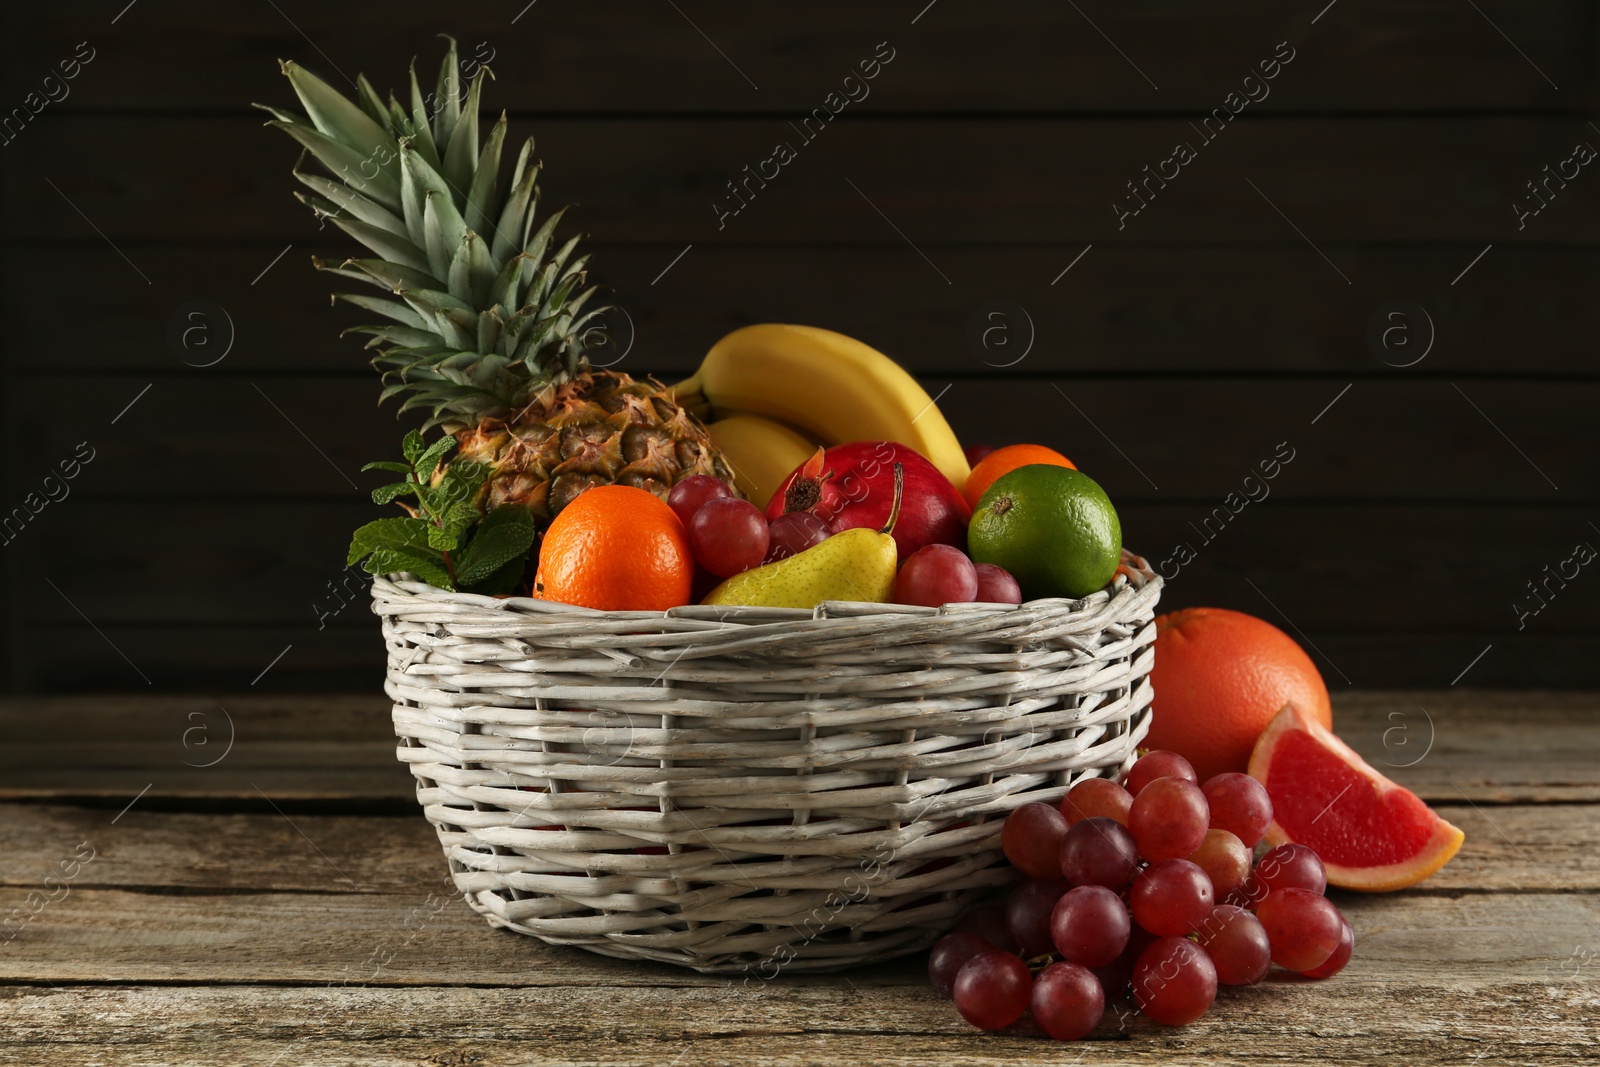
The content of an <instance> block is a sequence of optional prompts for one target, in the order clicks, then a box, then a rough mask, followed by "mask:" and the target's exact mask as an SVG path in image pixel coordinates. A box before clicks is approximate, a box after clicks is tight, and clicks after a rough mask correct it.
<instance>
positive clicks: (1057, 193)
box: [0, 93, 1600, 293]
mask: <svg viewBox="0 0 1600 1067" xmlns="http://www.w3.org/2000/svg"><path fill="white" fill-rule="evenodd" d="M287 96H288V94H287V93H285V94H283V95H282V96H280V97H278V98H275V99H276V101H277V102H278V103H283V102H285V100H286V98H287ZM26 133H27V136H26V137H19V138H17V139H16V141H15V143H14V144H12V145H10V146H9V147H8V148H7V149H6V151H7V152H8V153H10V154H11V162H12V164H13V166H12V167H11V168H10V169H9V170H8V171H7V173H6V175H5V178H4V186H3V187H0V193H3V195H4V197H5V199H6V200H7V202H9V203H12V204H17V205H27V210H26V211H16V212H14V216H15V217H14V218H13V220H12V230H13V233H14V235H15V238H16V239H19V240H22V241H27V242H34V241H61V240H75V241H79V240H82V241H86V240H90V239H92V238H94V236H95V234H94V229H93V227H91V226H90V225H89V224H88V223H86V222H85V221H84V220H85V217H87V218H88V219H90V220H93V222H94V225H95V226H97V227H99V229H100V230H101V231H102V232H103V233H104V234H105V236H106V237H108V238H109V239H110V240H112V241H116V242H119V243H121V242H126V243H127V244H128V245H129V246H130V247H129V248H125V249H124V251H125V252H128V253H129V254H130V258H131V259H132V260H133V261H134V262H135V263H137V262H138V255H137V247H138V246H139V245H141V244H144V243H148V242H168V241H172V242H194V241H202V240H209V241H244V240H249V241H260V242H264V243H268V244H274V243H278V242H292V241H295V240H297V239H298V240H300V241H312V240H316V239H318V238H317V236H316V235H317V225H316V223H315V221H314V220H313V219H312V217H311V215H310V212H309V211H307V210H306V209H305V208H304V207H302V206H301V205H300V204H299V203H298V202H297V201H296V200H295V199H294V198H293V196H292V195H291V194H292V191H293V189H294V188H296V187H298V186H297V183H296V182H295V181H294V180H293V178H292V177H291V176H290V171H291V169H292V167H293V165H294V162H295V159H296V158H297V152H296V149H295V145H294V143H293V142H292V141H291V140H290V139H289V138H287V137H285V136H284V135H283V134H280V133H278V132H277V131H275V130H271V129H265V128H263V127H262V125H261V123H260V121H259V120H257V119H253V118H187V117H176V116H173V117H165V116H163V117H153V118H148V119H142V120H140V121H138V122H137V123H129V122H127V121H125V120H123V119H119V118H113V117H105V118H101V117H93V116H88V115H84V116H68V115H63V116H60V117H59V118H58V120H57V121H54V122H50V123H44V122H41V123H39V124H38V125H37V126H36V127H35V128H30V129H28V130H27V131H26ZM513 133H514V134H515V135H516V136H518V137H523V136H527V135H529V134H535V135H537V137H538V142H539V150H540V153H541V154H542V156H543V157H544V158H545V159H548V160H551V161H553V165H552V166H551V167H550V168H549V169H548V170H547V171H545V176H544V177H543V178H542V179H541V182H540V187H541V190H542V193H543V196H544V198H545V202H546V203H548V204H567V203H572V202H579V203H581V205H582V207H581V209H580V210H578V211H576V212H575V213H574V214H573V216H572V217H571V218H572V223H573V225H575V226H580V227H582V228H583V230H584V231H585V232H587V233H590V234H592V235H593V236H594V237H596V238H597V239H598V240H600V241H603V242H608V243H613V242H616V243H620V242H640V241H650V242H659V243H662V244H665V245H668V246H675V247H673V250H672V251H670V252H667V254H665V255H664V256H663V257H662V265H663V266H665V265H666V263H668V262H669V261H670V259H671V256H672V255H675V254H676V250H677V249H681V248H682V246H683V245H684V244H685V243H693V242H700V243H708V244H718V245H734V244H739V245H743V244H762V243H772V242H795V243H802V244H819V243H826V244H856V243H865V244H871V245H878V246H883V247H898V248H901V249H903V255H902V260H901V262H900V263H899V265H898V267H897V269H898V270H900V271H902V272H903V273H904V274H905V275H907V276H908V277H911V278H922V279H923V280H924V281H925V282H926V284H927V285H929V286H930V287H942V286H945V285H946V284H947V282H946V280H945V278H948V279H950V281H952V282H953V281H954V280H955V279H958V278H960V279H974V278H976V277H977V275H976V274H975V272H973V271H971V269H970V268H964V267H962V266H959V265H958V264H957V258H958V257H957V256H956V255H954V254H953V253H952V251H951V247H950V246H961V245H967V244H974V243H977V244H983V243H1014V244H1063V243H1065V244H1071V243H1078V244H1080V245H1081V244H1082V243H1084V242H1104V243H1108V244H1117V245H1146V244H1152V243H1155V244H1163V243H1171V242H1205V243H1214V244H1220V245H1235V244H1240V243H1246V242H1252V243H1253V242H1273V243H1281V242H1290V241H1293V240H1294V237H1295V235H1294V229H1295V228H1296V227H1297V228H1298V229H1299V230H1300V231H1302V232H1303V233H1304V234H1305V235H1306V236H1307V237H1309V239H1310V240H1311V241H1313V242H1319V243H1320V242H1323V241H1332V240H1335V239H1338V240H1341V241H1346V242H1353V243H1369V242H1453V241H1463V242H1466V241H1474V242H1479V247H1480V248H1481V247H1482V243H1487V242H1493V241H1509V242H1512V243H1520V242H1521V241H1523V240H1537V241H1539V242H1540V243H1542V244H1550V245H1556V246H1566V247H1571V246H1580V245H1592V244H1594V243H1596V241H1597V240H1600V212H1597V211H1596V210H1595V209H1594V207H1593V206H1592V204H1593V200H1592V198H1590V199H1589V200H1587V201H1585V200H1584V199H1582V198H1581V197H1579V196H1572V195H1569V196H1566V197H1562V198H1560V199H1556V200H1555V201H1554V203H1553V204H1552V205H1551V206H1550V207H1549V208H1548V209H1547V210H1546V211H1545V212H1543V213H1542V214H1541V215H1539V216H1538V217H1536V218H1534V219H1533V220H1532V221H1531V222H1529V223H1528V224H1527V226H1526V232H1523V233H1519V232H1518V225H1517V223H1518V216H1517V214H1516V213H1515V212H1514V211H1513V210H1512V201H1513V200H1514V199H1515V198H1516V196H1517V195H1518V194H1517V190H1518V189H1519V188H1520V187H1521V185H1522V183H1523V182H1525V181H1528V180H1531V179H1533V178H1536V177H1538V176H1539V173H1540V168H1541V167H1543V166H1545V165H1547V164H1548V165H1551V166H1554V165H1555V164H1557V163H1559V162H1560V161H1561V160H1563V159H1565V158H1567V157H1568V156H1569V155H1571V153H1572V148H1573V146H1574V145H1575V144H1576V143H1577V142H1578V141H1579V140H1581V139H1582V138H1583V137H1584V136H1585V135H1586V134H1588V135H1590V136H1592V131H1588V129H1587V127H1585V126H1583V125H1582V124H1581V123H1579V122H1576V121H1575V120H1573V119H1567V118H1521V117H1519V118H1467V117H1461V118H1448V119H1434V118H1396V119H1393V120H1388V121H1383V122H1370V121H1366V120H1362V119H1345V118H1326V119H1300V118H1295V119H1287V118H1286V119H1283V120H1281V121H1279V120H1273V121H1265V122H1264V121H1249V120H1246V119H1244V118H1241V119H1239V120H1238V121H1236V122H1235V123H1233V124H1232V125H1230V126H1229V127H1228V128H1226V129H1225V130H1224V131H1223V132H1222V133H1221V134H1219V135H1217V137H1216V140H1215V141H1213V142H1210V143H1209V144H1206V143H1203V142H1201V138H1200V136H1199V135H1198V134H1196V133H1195V132H1194V131H1193V130H1192V129H1191V128H1190V127H1189V125H1188V123H1187V122H1186V121H1184V120H1181V119H1178V118H1167V119H1147V120H1130V119H1106V120H1104V121H1095V122H1081V121H1074V120H1067V119H1037V120H1015V119H1005V118H992V119H973V118H951V119H941V120H939V121H937V122H931V121H922V120H917V119H898V118H896V119H884V120H882V121H873V122H847V121H844V120H843V119H841V120H839V122H838V124H837V126H836V127H834V128H831V129H828V130H826V131H824V133H823V134H821V135H818V136H816V138H815V140H814V141H812V142H810V143H805V142H803V141H802V142H801V143H799V144H794V143H793V142H796V141H801V138H800V136H799V134H797V133H795V131H794V130H793V129H791V128H790V126H789V125H788V123H787V122H785V121H782V120H780V119H775V118H774V119H747V118H729V119H702V118H655V119H616V120H599V119H570V118H546V119H541V120H539V121H538V122H536V123H529V122H525V123H518V124H517V125H516V127H515V128H514V130H513ZM1182 140H1187V141H1189V142H1191V143H1192V147H1193V149H1194V150H1195V152H1196V153H1198V155H1197V158H1196V159H1195V160H1194V161H1193V162H1191V163H1189V164H1188V165H1187V166H1185V167H1183V168H1182V169H1181V170H1180V171H1179V174H1178V177H1176V178H1174V179H1173V180H1172V181H1171V182H1170V183H1169V184H1168V186H1167V187H1166V188H1164V189H1160V190H1157V191H1156V192H1154V193H1153V194H1152V195H1153V197H1154V198H1153V199H1152V200H1151V202H1150V203H1149V205H1148V206H1147V207H1146V208H1144V209H1143V212H1142V213H1141V214H1139V215H1138V216H1136V217H1133V218H1131V219H1125V220H1122V223H1121V224H1120V225H1119V214H1118V212H1117V211H1115V210H1113V204H1115V203H1117V202H1119V201H1120V200H1121V199H1122V198H1123V197H1127V196H1130V195H1131V194H1130V193H1129V191H1128V189H1127V188H1126V185H1125V183H1127V182H1130V181H1132V180H1134V179H1136V178H1141V173H1140V168H1141V167H1143V166H1145V165H1149V166H1150V167H1152V168H1154V167H1156V166H1157V165H1158V164H1159V163H1160V161H1161V160H1163V159H1164V158H1166V157H1167V156H1169V155H1171V154H1172V153H1173V148H1174V145H1175V144H1176V143H1177V142H1179V141H1182ZM780 141H788V142H791V147H792V149H793V151H794V152H795V153H796V158H795V159H794V160H793V161H792V162H790V163H789V164H788V165H787V166H785V167H783V168H782V169H781V171H780V172H779V173H778V175H777V177H776V178H774V179H773V180H772V181H771V182H770V183H769V184H768V185H767V187H766V188H757V187H756V186H755V185H754V183H752V185H751V187H750V191H749V192H748V193H747V194H746V197H747V200H748V206H747V207H745V208H744V209H743V210H742V211H740V213H739V214H737V215H734V216H732V217H729V218H725V219H724V218H722V217H721V215H720V213H719V211H718V210H717V209H716V208H715V206H714V203H715V202H716V201H718V199H719V198H725V197H729V194H728V192H727V190H726V188H725V183H727V182H729V181H731V180H732V179H733V178H734V177H735V176H737V175H739V173H740V171H741V168H743V167H744V166H746V165H747V164H748V165H749V166H751V167H755V166H756V165H757V164H758V163H759V161H761V160H762V159H765V158H766V157H768V156H770V155H772V153H773V149H774V145H775V144H777V143H778V142H780ZM1195 142H1200V143H1195ZM191 158H192V159H193V160H194V163H195V165H191V166H185V167H182V168H173V167H171V166H168V165H167V164H168V161H170V160H172V159H191ZM112 160H116V161H118V162H117V164H116V166H115V169H113V167H112V163H111V161H112ZM997 164H1000V165H997ZM1169 170H1170V168H1169ZM769 171H770V168H769ZM46 177H49V178H50V180H51V181H53V182H55V184H56V186H57V187H58V188H59V191H60V193H59V195H58V194H57V193H56V192H55V191H53V190H52V189H51V188H50V185H49V184H48V183H47V182H46V181H45V178H46ZM1247 179H1248V180H1247ZM852 183H854V185H855V186H856V188H852V187H851V186H852ZM1252 183H1254V185H1255V186H1256V188H1255V189H1252V188H1251V184H1252ZM1151 188H1152V189H1155V188H1156V187H1155V186H1154V185H1152V187H1151ZM1524 195H1525V194H1524ZM69 200H70V203H69V202H68V201H69ZM1138 203H1139V202H1138V201H1136V200H1130V201H1129V202H1128V204H1127V205H1126V207H1127V208H1128V209H1129V210H1132V209H1133V208H1136V207H1137V206H1138ZM74 205H76V209H74ZM733 206H736V202H735V201H733V200H732V199H729V200H728V202H727V204H725V205H724V207H723V210H729V209H730V208H731V207H733ZM80 210H81V211H82V213H83V214H81V215H80V214H79V211H80ZM1280 212H1281V214H1280ZM880 213H881V214H880ZM1285 216H1287V217H1288V218H1289V219H1290V220H1292V223H1293V225H1291V224H1290V223H1286V222H1285V221H1284V217H1285ZM885 217H887V219H889V220H891V222H885ZM719 222H720V226H719ZM891 223H892V224H891ZM896 230H899V231H900V233H896ZM902 234H903V235H904V236H902ZM907 239H909V240H910V241H911V242H913V243H915V244H916V245H918V246H919V247H921V248H922V249H923V253H924V254H925V255H927V256H928V257H929V259H930V260H931V261H932V264H933V265H930V263H929V262H928V261H925V260H924V259H923V258H922V257H921V256H919V255H918V254H917V252H916V250H915V249H913V248H911V247H909V246H907V244H906V240H907ZM278 247H282V245H281V244H278ZM264 258H265V257H264ZM1465 265H1466V264H1465V263H1463V264H1462V267H1464V266H1465ZM141 269H142V268H141ZM658 269H659V268H658ZM1058 269H1059V268H1058ZM1460 269H1462V268H1461V267H1458V268H1457V271H1459V270H1460ZM1283 270H1284V271H1285V272H1288V273H1287V276H1288V277H1293V278H1294V280H1295V281H1296V282H1297V283H1298V284H1302V285H1305V286H1307V287H1311V288H1319V289H1323V290H1325V291H1328V292H1332V291H1333V290H1334V289H1335V287H1343V286H1345V284H1346V282H1345V279H1344V278H1341V277H1340V272H1341V271H1342V272H1343V273H1344V274H1345V275H1346V276H1348V275H1349V274H1350V270H1351V267H1350V266H1348V265H1342V266H1330V265H1329V263H1328V262H1326V261H1325V260H1324V259H1322V258H1321V256H1319V255H1318V253H1317V252H1316V250H1315V249H1313V248H1311V247H1305V246H1303V245H1302V246H1298V247H1297V248H1296V251H1295V253H1294V254H1293V255H1286V256H1285V258H1284V263H1283ZM146 273H148V272H146ZM1455 274H1456V272H1455V271H1452V272H1451V273H1450V274H1449V275H1447V276H1445V277H1444V278H1443V279H1441V280H1442V281H1443V282H1445V283H1448V282H1449V280H1450V279H1451V278H1453V277H1454V276H1455ZM941 275H944V277H941ZM1052 276H1053V273H1052ZM119 281H120V282H121V283H124V284H142V280H141V279H140V278H139V276H138V274H136V273H135V272H134V270H133V269H132V268H130V267H128V266H127V264H124V265H123V270H122V272H121V274H120V277H119ZM1474 281H1475V284H1476V279H1475V280H1474ZM660 284H662V285H667V286H668V288H667V289H666V290H664V292H667V293H672V292H678V291H681V290H680V287H690V286H692V285H693V284H694V281H693V279H692V278H691V277H689V272H684V273H683V274H677V273H676V272H674V273H673V274H669V275H668V276H667V279H666V280H663V282H661V283H660ZM702 284H704V283H702ZM1479 291H1480V292H1481V290H1479Z"/></svg>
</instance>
